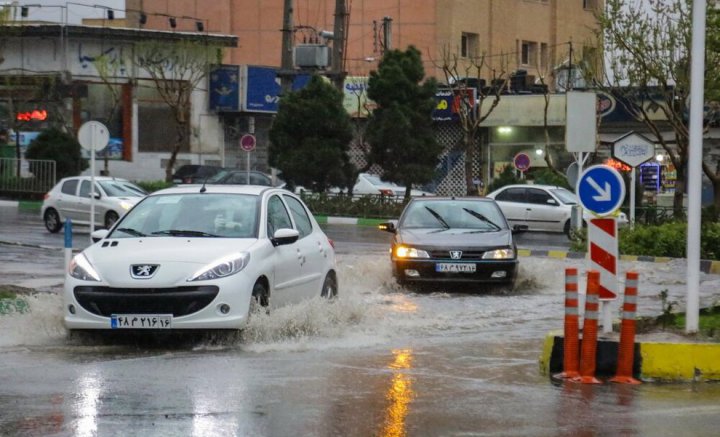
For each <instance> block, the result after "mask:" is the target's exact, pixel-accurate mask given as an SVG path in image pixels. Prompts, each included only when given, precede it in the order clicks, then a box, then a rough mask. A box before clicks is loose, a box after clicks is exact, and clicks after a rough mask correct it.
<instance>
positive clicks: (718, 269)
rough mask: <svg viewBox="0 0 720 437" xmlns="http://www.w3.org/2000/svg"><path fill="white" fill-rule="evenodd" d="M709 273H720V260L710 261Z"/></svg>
mask: <svg viewBox="0 0 720 437" xmlns="http://www.w3.org/2000/svg"><path fill="white" fill-rule="evenodd" d="M710 273H712V274H714V275H718V274H720V261H712V262H711V263H710Z"/></svg>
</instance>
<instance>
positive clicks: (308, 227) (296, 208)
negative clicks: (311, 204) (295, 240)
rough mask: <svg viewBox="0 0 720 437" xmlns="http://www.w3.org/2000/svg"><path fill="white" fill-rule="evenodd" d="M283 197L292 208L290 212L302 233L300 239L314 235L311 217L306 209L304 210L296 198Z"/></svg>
mask: <svg viewBox="0 0 720 437" xmlns="http://www.w3.org/2000/svg"><path fill="white" fill-rule="evenodd" d="M283 197H284V198H285V202H287V204H288V206H289V207H290V212H291V213H292V216H293V218H294V219H295V225H296V226H297V229H298V231H299V232H300V238H302V237H304V236H306V235H310V233H312V222H311V221H310V217H308V215H307V211H305V208H303V206H302V204H301V203H300V202H299V201H298V200H297V199H295V198H294V197H290V196H283Z"/></svg>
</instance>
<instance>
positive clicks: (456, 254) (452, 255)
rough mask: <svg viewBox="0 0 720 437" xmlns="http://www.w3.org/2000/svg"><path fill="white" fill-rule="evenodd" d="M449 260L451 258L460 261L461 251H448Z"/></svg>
mask: <svg viewBox="0 0 720 437" xmlns="http://www.w3.org/2000/svg"><path fill="white" fill-rule="evenodd" d="M450 258H452V259H460V258H462V251H461V250H451V251H450Z"/></svg>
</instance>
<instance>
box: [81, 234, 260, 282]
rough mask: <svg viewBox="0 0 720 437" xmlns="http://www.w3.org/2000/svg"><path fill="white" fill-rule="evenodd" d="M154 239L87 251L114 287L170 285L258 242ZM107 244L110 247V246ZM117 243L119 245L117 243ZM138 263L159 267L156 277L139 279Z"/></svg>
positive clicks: (112, 243)
mask: <svg viewBox="0 0 720 437" xmlns="http://www.w3.org/2000/svg"><path fill="white" fill-rule="evenodd" d="M224 240H225V241H227V244H223V245H219V244H218V239H217V238H187V237H152V238H118V239H107V240H102V241H100V242H98V243H96V244H94V245H92V246H91V247H89V248H87V249H86V250H85V251H84V254H85V255H86V256H87V258H88V260H89V261H90V263H91V264H92V265H93V267H94V268H95V270H96V271H97V272H98V273H99V274H100V277H101V279H102V280H103V281H106V282H108V283H109V284H110V285H111V286H116V287H117V286H138V284H139V283H142V282H144V283H148V284H149V283H152V285H153V286H170V285H174V284H177V283H180V282H184V281H185V280H187V278H189V277H190V276H192V275H193V274H194V273H196V272H197V271H198V270H199V269H201V268H203V267H205V266H207V265H208V264H210V263H212V262H213V261H215V260H217V259H219V258H222V257H224V256H227V255H230V254H233V253H239V252H244V251H246V250H248V249H249V248H250V247H251V246H252V245H254V244H256V243H257V241H258V240H257V239H254V238H242V239H239V238H238V239H235V238H233V239H224ZM106 243H107V244H106ZM115 243H117V244H115ZM136 264H152V265H158V266H159V267H158V268H157V271H156V272H155V274H154V275H153V277H152V278H149V279H137V278H133V277H132V276H131V274H130V268H131V266H132V265H136Z"/></svg>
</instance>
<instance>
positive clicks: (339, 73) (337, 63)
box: [331, 0, 348, 91]
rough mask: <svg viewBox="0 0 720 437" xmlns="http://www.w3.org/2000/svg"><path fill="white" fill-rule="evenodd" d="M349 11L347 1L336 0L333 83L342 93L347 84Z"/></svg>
mask: <svg viewBox="0 0 720 437" xmlns="http://www.w3.org/2000/svg"><path fill="white" fill-rule="evenodd" d="M347 15H348V14H347V9H346V7H345V0H335V26H334V28H333V51H332V76H331V78H332V81H333V83H334V84H335V87H336V88H337V89H338V90H340V91H342V88H343V83H344V82H345V74H346V73H345V41H346V40H347V32H346V30H347V29H346V28H345V26H346V24H347Z"/></svg>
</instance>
